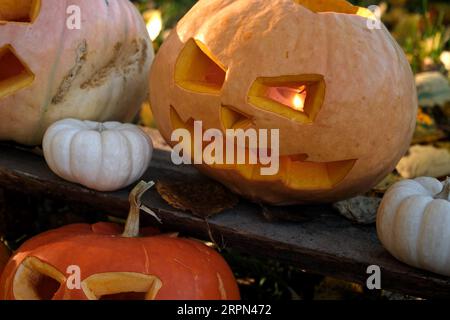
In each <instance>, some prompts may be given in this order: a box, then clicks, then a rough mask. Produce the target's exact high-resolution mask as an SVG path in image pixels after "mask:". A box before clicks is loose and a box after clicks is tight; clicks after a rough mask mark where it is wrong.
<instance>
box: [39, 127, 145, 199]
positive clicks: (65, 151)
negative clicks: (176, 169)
mask: <svg viewBox="0 0 450 320" xmlns="http://www.w3.org/2000/svg"><path fill="white" fill-rule="evenodd" d="M43 149H44V156H45V160H46V161H47V164H48V166H49V167H50V169H51V170H52V171H53V172H54V173H55V174H56V175H58V176H59V177H61V178H63V179H65V180H67V181H70V182H75V183H79V184H81V185H83V186H86V187H88V188H91V189H94V190H98V191H115V190H119V189H122V188H124V187H126V186H129V185H130V184H132V183H133V182H136V181H137V180H138V179H139V178H140V177H141V176H142V175H143V174H144V172H145V171H146V170H147V168H148V166H149V164H150V161H151V158H152V153H153V143H152V141H151V139H150V137H149V136H148V135H147V134H145V133H144V132H143V131H142V130H141V129H140V128H139V127H137V126H135V125H132V124H122V123H119V122H105V123H99V122H93V121H81V120H75V119H65V120H61V121H58V122H56V123H54V124H53V125H52V126H51V127H50V128H49V129H48V130H47V131H46V133H45V136H44V140H43Z"/></svg>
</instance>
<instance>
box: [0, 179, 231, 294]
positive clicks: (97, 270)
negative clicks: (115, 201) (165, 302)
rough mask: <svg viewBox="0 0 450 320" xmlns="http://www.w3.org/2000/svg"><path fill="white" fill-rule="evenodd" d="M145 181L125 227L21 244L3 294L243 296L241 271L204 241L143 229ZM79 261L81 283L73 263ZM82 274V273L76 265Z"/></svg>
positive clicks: (68, 231)
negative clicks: (142, 233)
mask: <svg viewBox="0 0 450 320" xmlns="http://www.w3.org/2000/svg"><path fill="white" fill-rule="evenodd" d="M148 187H149V185H146V184H145V183H141V184H139V185H138V186H137V187H136V188H135V189H134V191H132V193H131V195H130V201H131V210H130V215H129V219H128V222H127V225H126V228H125V232H124V233H123V234H122V235H121V234H120V229H121V228H120V227H119V226H118V225H115V224H111V223H97V224H94V225H92V226H91V225H86V224H77V225H70V226H66V227H62V228H60V229H57V230H53V231H48V232H46V233H43V234H41V235H38V236H37V237H35V238H33V239H31V240H29V241H27V242H26V243H25V244H24V245H23V246H22V247H21V248H19V250H18V251H17V252H16V254H15V255H14V257H13V258H12V259H11V260H10V263H9V264H8V265H7V266H6V269H5V271H4V273H3V275H2V278H1V280H0V298H1V299H12V300H22V299H26V300H28V299H41V300H44V299H54V300H60V299H65V300H67V299H69V300H86V299H89V300H98V299H102V300H107V299H133V300H136V299H142V300H143V299H146V300H151V299H188V300H191V299H239V291H238V287H237V284H236V281H235V279H234V276H233V274H232V272H231V270H230V268H229V267H228V265H227V264H226V262H225V261H224V260H223V259H222V257H221V256H220V255H219V254H218V253H217V252H215V251H214V250H212V249H210V248H208V247H207V246H205V245H204V244H202V243H200V242H197V241H193V240H188V239H179V238H175V237H171V236H168V235H155V232H151V233H149V232H147V236H142V237H136V235H137V232H138V230H139V227H138V226H139V207H140V200H139V198H140V195H141V194H142V193H143V192H145V190H146V189H148ZM74 268H75V269H76V268H79V271H80V272H79V275H80V277H79V279H80V281H81V282H80V286H79V288H76V287H74V285H76V282H74V281H73V278H71V274H70V273H69V274H68V273H67V272H68V270H69V272H70V270H75V269H74ZM74 274H75V273H74Z"/></svg>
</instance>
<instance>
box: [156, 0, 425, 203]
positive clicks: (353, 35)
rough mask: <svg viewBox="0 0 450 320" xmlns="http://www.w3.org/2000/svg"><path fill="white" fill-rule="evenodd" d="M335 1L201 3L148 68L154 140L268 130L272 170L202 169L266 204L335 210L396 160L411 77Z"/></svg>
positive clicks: (380, 40) (380, 37)
mask: <svg viewBox="0 0 450 320" xmlns="http://www.w3.org/2000/svg"><path fill="white" fill-rule="evenodd" d="M373 19H374V18H373V16H371V13H370V12H368V10H365V9H362V8H358V7H354V6H352V5H350V4H349V3H347V2H345V1H342V0H330V1H306V0H273V1H263V0H246V1H231V0H201V1H199V2H198V3H197V4H196V5H195V6H194V7H193V8H192V10H191V11H190V12H189V13H188V14H187V15H186V16H185V17H184V18H183V19H182V20H181V21H180V22H179V24H178V26H177V27H176V28H175V29H174V31H173V32H172V33H171V35H170V36H169V37H168V39H167V40H166V41H165V43H164V44H163V46H162V48H161V50H160V51H159V53H158V55H157V58H156V59H155V63H154V65H153V67H152V71H151V84H150V88H151V93H150V100H151V106H152V109H153V112H154V115H155V119H156V122H157V124H158V127H159V129H160V131H161V132H162V135H163V136H164V137H165V139H166V140H167V141H169V143H171V144H172V146H173V145H174V144H175V143H177V142H178V141H177V142H172V141H170V139H171V134H172V132H173V131H174V130H175V129H178V128H187V129H190V130H191V129H192V123H193V121H203V128H204V129H210V128H217V129H220V130H222V131H225V130H226V129H248V128H254V129H280V155H281V158H280V170H279V173H278V174H277V175H275V176H263V175H261V174H260V170H259V169H260V165H249V164H247V165H217V164H216V165H212V166H207V165H202V166H200V169H201V170H202V171H203V172H205V173H207V174H208V175H210V176H211V177H213V178H215V179H217V180H219V181H221V182H222V183H224V184H225V185H227V186H228V187H230V188H231V189H232V190H234V191H235V192H237V193H240V194H242V195H244V196H246V197H248V198H251V199H253V200H257V201H265V202H269V203H274V204H290V203H302V202H323V201H336V200H339V199H342V198H347V197H350V196H353V195H356V194H358V193H362V192H364V191H366V190H368V189H370V188H371V187H372V186H373V185H375V184H376V183H377V182H379V181H381V180H382V179H383V177H385V176H386V175H387V174H388V173H389V172H390V171H392V170H393V169H394V168H395V165H396V163H397V162H398V160H399V159H400V158H401V156H402V155H404V154H405V152H406V150H407V148H408V146H409V143H410V140H411V137H412V134H413V129H414V125H415V115H416V110H417V97H416V89H415V86H414V78H413V75H412V72H411V69H410V66H409V64H408V61H407V60H406V58H405V55H404V54H403V52H402V50H401V48H400V47H399V46H398V44H397V43H396V42H395V41H394V40H393V38H392V37H391V35H390V34H389V32H388V31H387V29H386V28H385V27H384V26H383V25H381V27H380V29H376V28H375V29H371V28H369V26H372V25H373V24H374V20H373Z"/></svg>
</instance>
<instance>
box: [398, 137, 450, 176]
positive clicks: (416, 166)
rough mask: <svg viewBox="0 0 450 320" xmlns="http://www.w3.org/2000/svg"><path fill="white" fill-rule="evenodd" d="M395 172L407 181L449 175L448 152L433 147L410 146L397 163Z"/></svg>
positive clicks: (449, 156) (449, 159)
mask: <svg viewBox="0 0 450 320" xmlns="http://www.w3.org/2000/svg"><path fill="white" fill-rule="evenodd" d="M397 171H398V172H399V173H400V175H401V176H402V177H404V178H407V179H413V178H417V177H422V176H426V177H434V178H439V177H444V176H447V175H449V174H450V152H449V151H448V150H447V149H441V148H436V147H433V146H421V145H415V146H412V147H411V148H410V149H409V152H408V155H406V156H405V157H403V158H402V159H401V160H400V162H399V163H398V165H397Z"/></svg>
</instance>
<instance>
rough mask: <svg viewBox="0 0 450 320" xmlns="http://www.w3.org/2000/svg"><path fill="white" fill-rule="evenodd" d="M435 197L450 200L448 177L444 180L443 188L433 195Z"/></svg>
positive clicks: (449, 178) (449, 179)
mask: <svg viewBox="0 0 450 320" xmlns="http://www.w3.org/2000/svg"><path fill="white" fill-rule="evenodd" d="M435 198H436V199H444V200H448V201H450V177H447V180H445V182H444V188H442V191H441V192H440V193H438V194H437V195H436V196H435Z"/></svg>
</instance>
